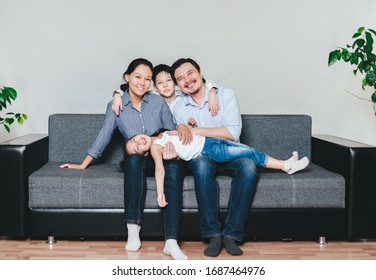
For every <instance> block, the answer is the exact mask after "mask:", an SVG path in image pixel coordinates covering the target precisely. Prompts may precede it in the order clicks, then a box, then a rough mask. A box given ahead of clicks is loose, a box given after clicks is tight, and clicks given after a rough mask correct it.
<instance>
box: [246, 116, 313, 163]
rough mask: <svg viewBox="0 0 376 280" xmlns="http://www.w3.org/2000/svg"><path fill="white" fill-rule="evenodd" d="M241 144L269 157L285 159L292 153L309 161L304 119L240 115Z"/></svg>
mask: <svg viewBox="0 0 376 280" xmlns="http://www.w3.org/2000/svg"><path fill="white" fill-rule="evenodd" d="M242 119H243V129H242V134H241V137H240V142H242V143H244V144H247V145H249V146H251V147H253V148H256V149H258V150H260V151H262V152H264V153H267V154H268V155H270V156H272V157H275V158H278V159H287V158H289V157H290V156H291V153H292V152H293V151H297V152H299V158H301V157H303V156H307V157H308V158H309V159H310V158H311V134H312V132H311V124H312V120H311V117H310V116H307V115H242Z"/></svg>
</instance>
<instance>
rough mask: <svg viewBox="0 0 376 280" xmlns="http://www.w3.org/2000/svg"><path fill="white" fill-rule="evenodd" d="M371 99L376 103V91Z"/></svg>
mask: <svg viewBox="0 0 376 280" xmlns="http://www.w3.org/2000/svg"><path fill="white" fill-rule="evenodd" d="M371 99H372V102H373V103H376V91H375V92H374V93H372V95H371Z"/></svg>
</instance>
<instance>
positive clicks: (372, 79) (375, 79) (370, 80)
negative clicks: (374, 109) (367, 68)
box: [365, 72, 376, 87]
mask: <svg viewBox="0 0 376 280" xmlns="http://www.w3.org/2000/svg"><path fill="white" fill-rule="evenodd" d="M365 79H366V81H367V85H369V86H371V87H372V86H373V85H374V84H375V83H376V74H375V72H368V73H367V74H366V78H365Z"/></svg>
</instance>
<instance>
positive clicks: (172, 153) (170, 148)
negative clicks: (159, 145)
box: [163, 142, 178, 160]
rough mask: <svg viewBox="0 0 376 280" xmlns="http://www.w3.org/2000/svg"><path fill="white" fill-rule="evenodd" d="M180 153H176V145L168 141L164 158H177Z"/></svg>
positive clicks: (164, 150)
mask: <svg viewBox="0 0 376 280" xmlns="http://www.w3.org/2000/svg"><path fill="white" fill-rule="evenodd" d="M177 157H178V155H177V154H176V150H175V146H174V144H172V142H167V143H166V145H165V146H164V149H163V159H164V160H170V159H176V158H177Z"/></svg>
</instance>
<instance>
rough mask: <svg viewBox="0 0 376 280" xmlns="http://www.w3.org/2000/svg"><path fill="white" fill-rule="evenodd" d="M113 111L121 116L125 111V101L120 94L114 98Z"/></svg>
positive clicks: (116, 94)
mask: <svg viewBox="0 0 376 280" xmlns="http://www.w3.org/2000/svg"><path fill="white" fill-rule="evenodd" d="M111 108H112V111H113V112H114V113H115V114H116V116H119V114H120V111H123V101H122V100H121V96H120V94H119V93H115V94H114V97H113V98H112V107H111Z"/></svg>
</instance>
